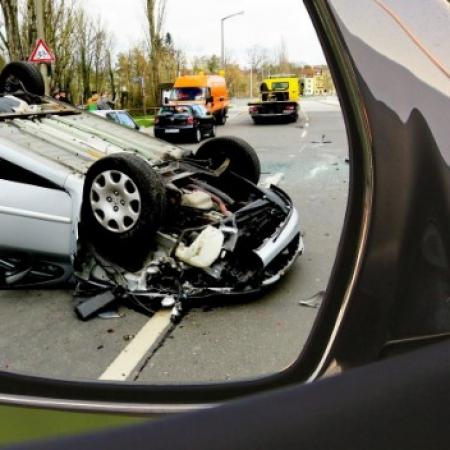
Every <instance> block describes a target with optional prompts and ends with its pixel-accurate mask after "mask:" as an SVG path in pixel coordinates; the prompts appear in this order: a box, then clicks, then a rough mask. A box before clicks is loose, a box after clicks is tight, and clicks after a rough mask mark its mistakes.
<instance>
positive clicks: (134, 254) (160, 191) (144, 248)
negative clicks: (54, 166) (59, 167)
mask: <svg viewBox="0 0 450 450" xmlns="http://www.w3.org/2000/svg"><path fill="white" fill-rule="evenodd" d="M165 202H166V192H165V187H164V184H163V181H162V179H161V177H160V176H159V174H158V173H157V172H155V171H154V170H153V168H152V167H151V166H150V165H149V164H148V163H147V162H146V161H145V160H144V159H142V158H140V157H139V156H136V155H134V154H131V153H117V154H113V155H110V156H107V157H105V158H102V159H100V160H99V161H97V162H96V163H94V164H93V165H92V166H91V167H90V169H89V171H88V173H87V175H86V180H85V185H84V192H83V207H82V215H81V223H82V226H81V229H82V232H83V237H85V238H86V239H87V240H88V241H89V242H90V243H91V244H92V245H93V246H94V247H95V249H96V250H97V251H98V252H99V253H100V254H103V255H104V256H106V257H108V258H110V259H111V260H112V261H114V262H116V263H117V264H120V265H122V266H123V267H124V268H127V269H130V270H138V269H139V268H140V267H141V265H142V262H143V260H144V259H145V257H146V256H147V255H148V252H149V250H150V248H151V247H152V245H153V239H152V236H153V235H154V233H155V232H156V230H157V229H158V227H159V226H160V224H161V223H162V220H163V217H164V212H165Z"/></svg>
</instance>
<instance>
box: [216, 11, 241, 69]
mask: <svg viewBox="0 0 450 450" xmlns="http://www.w3.org/2000/svg"><path fill="white" fill-rule="evenodd" d="M244 12H245V11H239V12H237V13H234V14H230V15H229V16H225V17H222V19H220V25H221V27H220V32H221V53H220V55H221V57H220V59H221V64H222V69H224V68H225V33H224V27H223V25H224V22H225V20H227V19H231V18H232V17H236V16H241V15H242V14H244Z"/></svg>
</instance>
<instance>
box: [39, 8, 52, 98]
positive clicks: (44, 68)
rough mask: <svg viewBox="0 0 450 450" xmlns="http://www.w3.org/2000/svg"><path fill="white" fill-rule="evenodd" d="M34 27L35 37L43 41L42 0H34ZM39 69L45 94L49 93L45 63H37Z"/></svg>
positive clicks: (48, 80)
mask: <svg viewBox="0 0 450 450" xmlns="http://www.w3.org/2000/svg"><path fill="white" fill-rule="evenodd" d="M36 28H37V38H38V39H42V40H43V41H45V31H44V6H43V0H36ZM39 67H40V69H41V74H42V77H43V78H44V83H45V95H50V79H49V76H48V67H47V64H45V63H41V64H39Z"/></svg>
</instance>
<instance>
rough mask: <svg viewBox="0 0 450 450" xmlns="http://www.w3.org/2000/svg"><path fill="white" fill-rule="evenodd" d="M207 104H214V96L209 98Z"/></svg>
mask: <svg viewBox="0 0 450 450" xmlns="http://www.w3.org/2000/svg"><path fill="white" fill-rule="evenodd" d="M206 103H207V104H208V103H214V97H213V96H211V97H208V98H207V99H206Z"/></svg>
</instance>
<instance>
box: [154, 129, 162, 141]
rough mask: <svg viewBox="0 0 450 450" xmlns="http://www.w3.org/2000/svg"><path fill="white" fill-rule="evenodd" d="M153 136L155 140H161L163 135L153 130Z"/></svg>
mask: <svg viewBox="0 0 450 450" xmlns="http://www.w3.org/2000/svg"><path fill="white" fill-rule="evenodd" d="M153 134H154V136H155V138H157V139H163V134H162V133H161V131H159V130H158V131H157V130H154V132H153Z"/></svg>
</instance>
